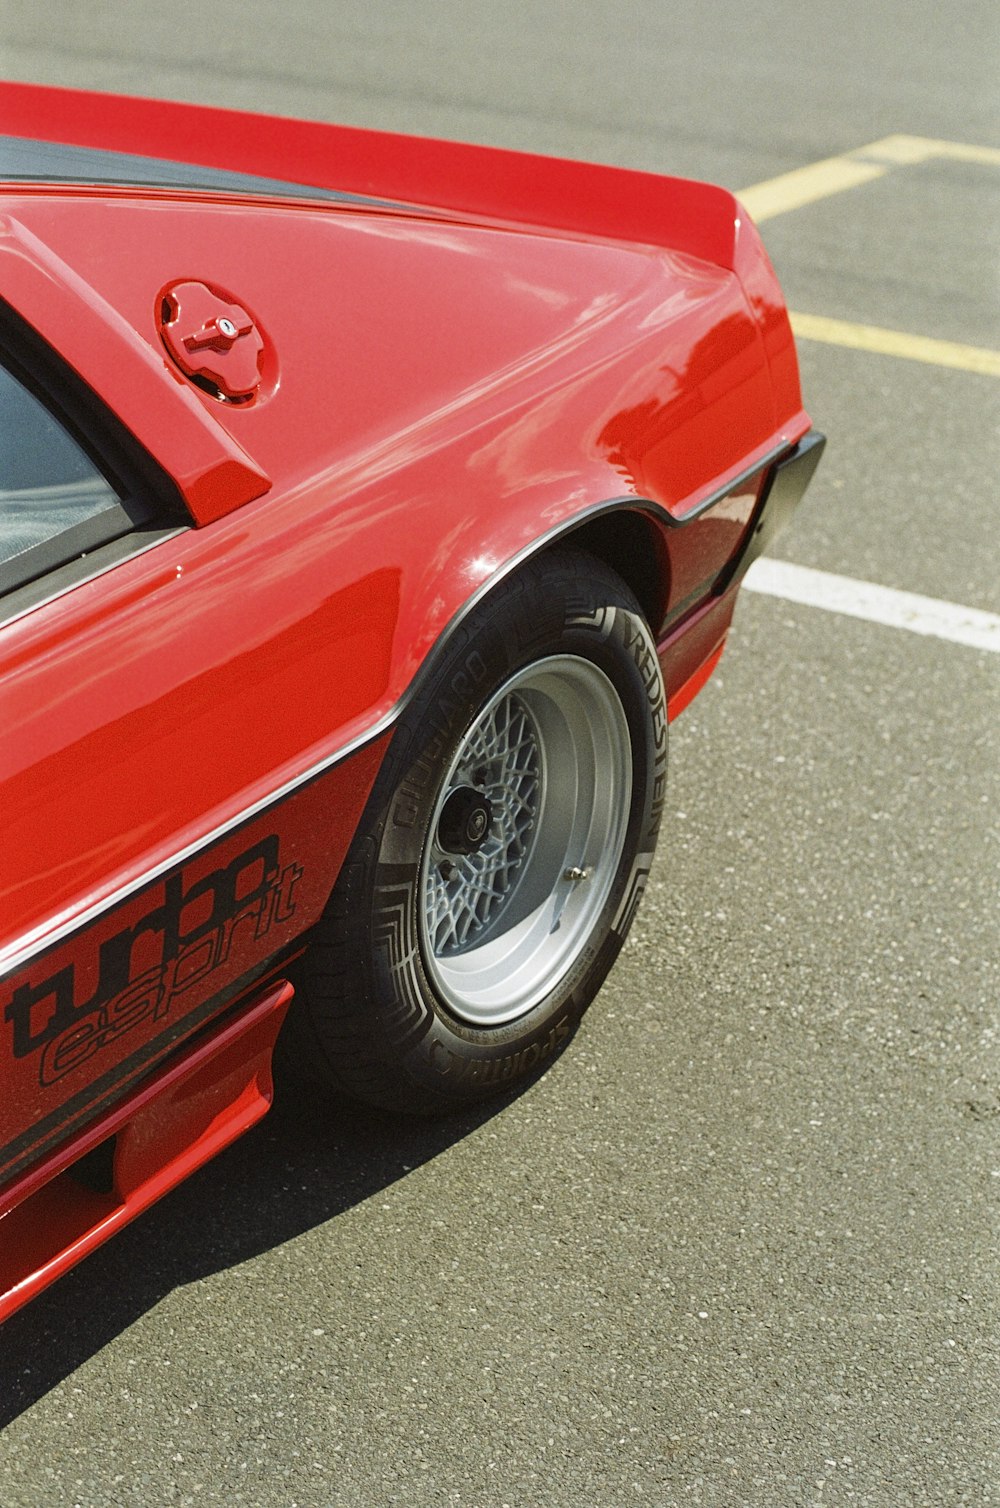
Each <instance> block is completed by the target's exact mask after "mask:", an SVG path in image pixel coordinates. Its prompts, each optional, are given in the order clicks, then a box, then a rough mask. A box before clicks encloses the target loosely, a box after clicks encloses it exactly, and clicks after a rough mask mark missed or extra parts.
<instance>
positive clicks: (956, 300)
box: [0, 0, 1000, 1508]
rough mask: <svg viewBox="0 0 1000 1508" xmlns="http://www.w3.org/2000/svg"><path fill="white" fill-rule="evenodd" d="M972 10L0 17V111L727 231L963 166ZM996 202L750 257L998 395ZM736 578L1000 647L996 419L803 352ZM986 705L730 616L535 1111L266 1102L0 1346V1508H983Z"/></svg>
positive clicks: (765, 617)
mask: <svg viewBox="0 0 1000 1508" xmlns="http://www.w3.org/2000/svg"><path fill="white" fill-rule="evenodd" d="M998 32H1000V26H998V23H997V20H996V15H995V7H994V6H993V5H992V4H986V3H977V0H973V3H967V4H965V5H963V6H962V7H961V9H960V11H955V10H953V9H948V8H941V7H937V6H934V5H931V4H930V3H929V0H909V3H907V4H905V5H904V4H902V3H901V0H889V3H887V4H885V5H883V6H881V7H878V8H877V10H873V9H872V8H871V7H870V6H868V5H867V4H866V5H864V6H862V5H861V4H860V3H858V0H849V3H847V4H843V5H840V6H837V7H827V8H825V9H819V8H817V9H815V10H814V9H813V8H808V7H802V6H793V5H791V4H790V3H788V0H765V3H761V4H758V5H756V6H754V7H747V6H740V5H737V4H735V3H733V0H721V3H718V4H709V5H704V6H701V7H697V8H695V7H691V8H690V9H689V12H688V13H686V14H680V13H675V12H674V11H672V10H671V9H670V8H668V7H664V6H659V5H654V4H652V3H650V0H641V3H637V4H633V5H631V6H629V7H627V8H624V9H619V8H617V7H612V6H611V5H610V3H607V0H574V3H573V4H569V3H565V0H552V3H550V4H548V5H546V6H544V7H542V6H531V5H526V4H507V5H503V4H500V5H487V4H485V3H483V0H472V3H469V0H467V3H465V4H464V5H461V6H460V5H455V4H452V3H451V0H449V3H440V4H433V3H428V0H424V3H423V4H417V3H415V0H390V3H383V4H382V5H380V6H377V7H376V6H370V7H367V8H355V7H348V6H346V5H342V4H320V3H318V0H286V3H284V4H283V5H282V6H280V7H277V6H268V7H264V6H256V7H255V6H248V5H246V4H241V5H237V4H236V3H234V0H219V3H217V4H215V5H214V6H212V7H211V8H208V7H203V6H201V5H195V4H193V3H181V0H161V3H160V4H157V5H151V4H148V3H146V0H134V3H131V4H129V5H127V6H121V7H118V8H112V7H109V6H106V5H103V4H101V5H98V4H96V3H93V0H74V3H73V4H70V3H69V0H59V3H53V4H50V5H48V6H46V7H40V6H38V5H29V4H27V3H25V0H0V71H2V72H3V73H5V74H6V75H7V76H8V77H16V78H24V79H36V80H40V81H44V82H52V83H63V84H73V85H81V86H93V87H103V88H110V89H116V88H117V89H121V90H124V91H128V92H133V93H150V94H162V95H164V96H172V97H176V98H184V99H193V100H203V101H206V102H211V103H220V104H232V105H239V106H250V107H256V108H262V109H267V110H273V111H276V112H281V113H286V114H302V115H311V116H316V117H321V118H328V119H336V120H343V121H347V122H354V123H358V124H371V125H381V126H386V127H389V128H394V129H401V130H407V131H413V132H428V133H434V134H438V135H450V136H456V137H465V138H467V139H471V140H480V141H491V142H496V143H499V144H505V145H511V146H518V147H526V148H532V149H536V150H542V151H551V152H556V153H559V152H561V153H565V154H568V155H575V156H585V157H593V158H598V159H602V160H606V161H612V162H619V163H623V164H627V165H631V166H637V167H645V168H653V169H662V170H664V171H672V172H679V173H686V174H690V175H693V176H697V177H705V178H714V179H716V180H717V181H720V182H723V183H726V184H727V185H729V186H730V187H733V188H740V187H743V186H745V185H749V184H753V183H756V182H758V181H760V180H762V179H766V178H769V177H771V176H773V175H775V174H778V173H781V172H785V171H788V170H791V169H793V168H798V167H801V166H804V165H806V164H809V163H812V162H815V161H816V160H818V159H821V158H825V157H829V156H831V155H833V154H835V153H838V152H843V151H848V150H851V149H853V148H856V147H858V146H861V145H863V144H865V143H867V142H870V141H872V140H874V139H877V138H880V137H882V136H885V135H887V134H889V133H893V132H903V133H909V134H916V135H923V136H929V137H935V138H941V139H944V140H948V141H958V142H967V143H972V144H975V145H980V146H997V145H998V144H1000V113H998V101H1000V91H998V88H997V85H998V82H1000V37H998ZM998 192H1000V169H998V168H988V167H985V166H982V165H972V164H966V163H955V162H946V161H935V162H934V163H932V164H925V165H924V166H922V167H920V168H913V169H907V170H905V171H904V172H899V173H896V174H893V175H891V176H890V177H889V178H886V179H884V180H880V181H879V182H877V183H874V184H869V185H867V186H865V187H864V188H861V189H856V190H852V191H851V192H849V193H846V194H842V195H838V196H836V197H833V198H830V199H826V200H823V201H820V202H819V203H817V204H815V205H812V206H808V207H806V208H803V209H799V210H796V211H794V212H792V213H790V214H788V215H787V216H783V217H780V218H777V219H775V220H773V221H772V222H769V224H768V225H767V226H766V227H765V238H766V240H767V242H768V245H769V247H770V249H771V251H772V254H773V256H774V259H775V262H776V264H777V266H778V270H779V273H780V274H781V275H782V278H783V280H784V282H785V285H786V290H787V292H788V295H789V301H790V303H791V304H792V306H793V307H795V308H797V309H801V310H804V311H807V312H812V313H817V314H826V315H830V316H833V317H836V318H838V319H843V320H851V321H861V322H867V323H872V324H878V325H883V326H887V327H889V328H892V329H895V330H900V331H905V332H909V333H912V334H919V335H928V336H936V337H939V338H942V339H949V340H954V341H962V342H967V343H971V344H975V345H980V346H986V347H992V348H993V349H998V348H1000V328H998V324H1000V317H998V316H1000V304H998V300H997V289H996V265H997V257H996V249H997V243H998V221H1000V211H998V203H1000V200H998ZM801 354H802V369H803V381H804V388H805V392H806V397H807V402H808V404H809V406H810V409H811V411H812V412H813V414H814V417H815V419H816V422H817V423H818V424H819V425H820V426H821V427H822V428H824V429H826V430H827V432H828V433H829V435H830V437H831V438H830V446H829V448H828V452H827V457H826V459H825V461H824V464H823V466H822V467H821V469H820V472H819V475H818V477H817V480H816V482H815V484H814V486H813V489H812V490H811V492H810V494H809V495H808V497H807V500H806V502H805V504H804V505H803V507H802V509H801V510H800V512H799V515H798V517H797V519H796V521H795V523H794V525H793V527H792V529H791V530H790V531H789V532H788V533H787V534H786V535H785V536H783V537H782V539H781V540H780V541H779V543H778V546H777V553H779V554H780V555H782V556H784V557H785V558H786V559H789V560H793V561H797V562H799V563H801V564H806V565H812V566H817V567H820V568H821V569H825V570H830V571H835V572H841V573H844V574H847V575H850V576H855V577H859V578H861V579H864V580H867V581H872V582H877V583H881V584H883V585H887V586H893V587H899V588H903V589H905V590H910V591H917V592H921V593H925V594H928V595H931V596H936V597H943V598H946V599H949V600H951V601H954V602H957V603H961V604H965V605H967V606H974V607H980V608H985V609H987V610H990V611H993V612H997V611H1000V591H998V587H997V570H996V533H997V526H996V517H997V512H996V509H997V503H998V502H1000V489H998V482H997V475H998V464H997V463H998V460H1000V455H998V446H997V442H996V423H997V418H998V385H997V381H996V379H995V378H990V377H986V376H975V375H972V374H968V373H963V372H958V371H949V370H944V369H941V368H937V367H933V366H923V365H918V364H915V363H908V362H904V361H901V360H898V359H895V358H891V357H886V356H867V355H863V354H861V353H857V352H852V351H848V350H843V349H838V348H834V347H829V346H821V345H818V344H807V343H804V344H803V346H802V349H801ZM998 712H1000V676H998V665H997V657H996V656H990V655H987V654H985V653H980V652H978V651H976V650H972V649H968V648H963V647H961V646H958V645H954V644H950V643H946V642H943V641H941V640H936V639H928V638H920V637H918V636H917V635H915V634H909V633H905V632H902V631H900V630H896V629H890V628H884V627H878V626H876V625H874V624H870V623H866V622H860V621H856V620H851V619H847V618H842V617H838V616H834V615H832V614H829V613H824V612H819V611H816V610H812V609H809V608H804V607H797V606H792V605H790V604H787V603H784V602H781V601H778V600H774V599H770V598H764V597H760V596H750V595H749V594H747V595H746V596H745V597H744V599H743V602H742V605H741V607H740V609H739V611H738V615H737V622H736V626H735V630H734V633H733V635H732V637H731V640H730V645H729V648H728V650H727V653H726V657H725V659H724V661H723V665H722V668H721V669H720V671H719V673H718V675H717V676H716V678H715V680H714V682H713V683H712V684H711V685H710V687H709V688H708V689H707V691H706V692H705V693H704V695H703V696H702V697H701V698H699V700H698V701H697V703H696V704H695V705H694V706H693V707H692V708H691V709H690V710H689V711H688V712H687V713H686V714H685V715H684V717H683V718H682V719H681V720H680V721H679V722H678V723H677V724H676V725H675V727H674V730H673V746H672V794H671V800H670V819H669V822H668V826H667V831H666V834H665V840H664V842H663V845H662V849H661V853H660V856H659V859H658V862H657V867H656V870H655V873H654V877H653V883H652V885H651V888H650V892H649V894H648V897H647V899H646V902H645V904H644V908H643V910H642V912H641V913H640V916H639V919H638V921H637V923H636V925H635V928H634V931H633V935H632V937H631V939H630V941H629V944H628V946H627V948H626V951H625V953H624V955H623V958H622V960H621V962H620V964H619V966H618V968H617V969H616V971H615V972H614V974H613V976H612V978H611V980H610V982H609V983H608V985H607V986H606V988H605V989H604V991H603V992H602V995H601V997H600V999H599V1001H598V1003H597V1004H596V1005H595V1007H594V1009H593V1010H592V1012H591V1013H590V1015H589V1017H588V1020H587V1023H586V1025H585V1027H584V1029H583V1031H582V1032H581V1033H580V1035H579V1036H578V1038H577V1040H576V1042H575V1043H574V1045H573V1048H572V1050H571V1051H570V1053H569V1054H568V1055H567V1056H565V1057H564V1058H563V1059H561V1060H560V1061H559V1062H558V1063H557V1064H556V1065H555V1067H554V1068H553V1069H552V1071H551V1072H550V1073H549V1074H548V1075H547V1076H545V1077H544V1078H542V1079H540V1080H539V1081H538V1082H537V1083H536V1084H535V1085H534V1086H533V1087H532V1088H531V1089H530V1090H529V1091H528V1092H526V1093H525V1094H524V1095H522V1096H521V1097H520V1099H518V1100H517V1101H515V1102H514V1103H512V1104H509V1105H506V1106H504V1107H502V1108H501V1109H499V1110H497V1109H496V1108H487V1109H485V1110H483V1111H482V1112H479V1113H477V1114H475V1115H470V1116H468V1117H466V1118H465V1119H462V1120H458V1121H452V1122H448V1123H445V1124H441V1125H423V1124H419V1125H400V1124H398V1123H395V1122H393V1121H391V1120H388V1119H381V1118H377V1117H372V1116H369V1115H367V1114H365V1113H358V1112H355V1111H354V1110H352V1109H349V1108H347V1107H340V1108H337V1107H334V1108H330V1107H327V1106H324V1105H322V1104H319V1103H316V1102H313V1101H311V1100H309V1099H304V1098H302V1097H300V1096H298V1095H296V1096H292V1095H286V1096H285V1097H284V1098H282V1099H281V1100H279V1104H278V1106H277V1107H276V1109H275V1111H274V1112H273V1113H272V1115H271V1116H270V1117H269V1118H268V1120H267V1121H265V1122H264V1123H263V1125H262V1126H261V1127H260V1128H259V1129H258V1130H257V1131H255V1132H254V1133H253V1134H251V1136H249V1137H247V1138H246V1139H245V1140H244V1141H243V1142H242V1143H240V1144H239V1145H238V1146H236V1147H234V1148H233V1149H231V1151H230V1152H229V1153H227V1154H226V1155H225V1156H223V1157H222V1158H220V1159H219V1160H218V1161H217V1162H215V1163H214V1164H213V1165H211V1166H210V1167H208V1168H207V1169H205V1170H203V1172H202V1173H201V1174H199V1175H198V1176H197V1177H196V1178H195V1179H193V1180H191V1181H190V1182H189V1183H188V1184H187V1185H186V1186H185V1187H183V1188H181V1189H180V1190H178V1191H177V1192H176V1193H175V1194H173V1195H171V1196H170V1197H169V1198H167V1199H166V1200H164V1201H163V1202H162V1203H161V1204H160V1205H159V1206H158V1207H157V1208H156V1209H155V1210H153V1211H152V1212H151V1213H150V1214H149V1215H148V1216H146V1217H145V1218H144V1219H143V1220H141V1221H140V1222H138V1223H137V1224H135V1225H133V1226H132V1227H130V1228H129V1230H128V1231H126V1232H125V1233H124V1234H123V1235H122V1236H121V1237H120V1238H118V1239H117V1241H116V1242H114V1243H112V1244H111V1245H110V1246H109V1247H107V1248H105V1249H104V1250H103V1251H102V1252H100V1253H98V1254H97V1255H96V1256H94V1257H93V1258H91V1259H90V1260H89V1261H88V1262H86V1263H85V1264H84V1265H83V1266H82V1267H80V1268H78V1269H77V1270H76V1271H75V1272H74V1273H73V1274H71V1275H70V1276H69V1277H68V1278H66V1279H65V1280H63V1281H62V1282H61V1283H60V1284H58V1285H57V1286H56V1287H55V1288H53V1289H52V1290H50V1291H49V1292H48V1293H47V1294H46V1295H45V1296H43V1297H42V1298H41V1299H40V1300H39V1301H37V1302H36V1303H35V1304H34V1305H33V1306H32V1307H31V1308H30V1309H29V1310H27V1311H26V1312H24V1313H23V1314H21V1315H19V1316H18V1317H17V1318H16V1319H15V1320H14V1321H13V1322H11V1323H10V1324H9V1325H8V1326H6V1327H5V1328H4V1330H3V1332H2V1333H0V1419H2V1420H3V1421H4V1422H5V1424H6V1428H5V1430H4V1432H3V1434H2V1436H0V1505H2V1508H42V1505H44V1508H57V1505H60V1508H61V1505H64V1504H65V1505H73V1504H80V1505H81V1508H103V1505H112V1504H113V1505H129V1504H138V1503H142V1504H151V1505H159V1504H197V1505H201V1504H206V1505H207V1504H224V1505H229V1504H237V1503H238V1504H253V1505H256V1508H271V1505H281V1508H292V1505H298V1508H325V1505H337V1508H379V1505H382V1504H397V1503H398V1504H406V1505H408V1508H422V1505H428V1508H437V1505H460V1508H502V1505H504V1504H506V1505H509V1508H536V1505H537V1508H550V1505H551V1508H618V1505H626V1504H633V1503H635V1504H655V1505H669V1504H675V1503H676V1504H688V1503H692V1504H707V1505H720V1508H730V1505H734V1508H735V1505H750V1508H803V1505H808V1508H839V1505H845V1508H846V1505H850V1508H862V1505H863V1508H900V1505H911V1504H913V1505H917V1504H919V1505H939V1504H941V1505H944V1504H947V1505H952V1504H970V1505H982V1504H990V1503H993V1502H995V1501H997V1498H998V1495H1000V1494H998V1489H997V1487H996V1482H997V1481H998V1480H1000V1469H998V1467H1000V1459H998V1458H1000V1453H998V1428H997V1418H998V1405H1000V1355H998V1346H997V1321H998V1317H1000V1283H998V1275H997V1258H996V1245H997V1236H998V1233H1000V1221H998V1217H997V1196H998V1194H1000V1150H998V1146H997V1132H998V1129H1000V1050H998V1044H997V1029H998V1013H997V1004H998V999H1000V988H998V984H1000V978H998V976H1000V967H998V948H997V926H996V922H997V918H996V881H997V859H996V846H995V841H996V835H997V834H996V813H997V810H998V794H1000V792H998V785H1000V756H998V753H997V721H998Z"/></svg>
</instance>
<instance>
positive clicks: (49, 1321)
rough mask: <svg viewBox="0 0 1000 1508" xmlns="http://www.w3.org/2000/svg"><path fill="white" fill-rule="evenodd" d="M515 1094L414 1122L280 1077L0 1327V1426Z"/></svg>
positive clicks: (458, 1135) (449, 1141) (431, 1153)
mask: <svg viewBox="0 0 1000 1508" xmlns="http://www.w3.org/2000/svg"><path fill="white" fill-rule="evenodd" d="M526 1087H528V1086H527V1085H522V1086H520V1093H523V1092H524V1089H525V1088H526ZM515 1097H516V1095H507V1096H506V1097H499V1098H496V1099H492V1100H490V1101H489V1102H488V1103H486V1104H484V1105H476V1106H472V1107H471V1108H466V1109H464V1110H462V1111H459V1112H456V1113H455V1114H453V1115H449V1116H447V1117H445V1118H443V1119H439V1120H424V1119H418V1118H414V1117H402V1116H393V1115H389V1114H383V1113H380V1112H377V1111H371V1110H366V1109H364V1108H363V1107H359V1106H357V1105H355V1104H352V1103H350V1102H348V1101H346V1100H332V1099H331V1098H330V1096H329V1095H328V1094H327V1093H326V1092H325V1091H322V1090H320V1089H318V1088H316V1087H314V1086H312V1085H310V1084H304V1083H300V1082H297V1081H291V1080H288V1079H287V1078H279V1079H278V1081H277V1085H276V1095H275V1102H274V1106H273V1108H272V1109H271V1111H270V1113H269V1114H268V1115H267V1116H266V1117H265V1119H264V1120H263V1121H262V1122H261V1123H260V1125H258V1126H256V1127H255V1128H254V1129H253V1130H252V1131H251V1132H250V1133H249V1134H248V1135H246V1136H244V1137H243V1138H242V1139H241V1140H240V1141H238V1142H236V1143H235V1144H234V1145H233V1146H232V1147H230V1148H228V1149H227V1150H226V1151H225V1152H223V1153H222V1154H221V1156H219V1157H217V1158H215V1159H214V1161H212V1162H210V1163H209V1164H208V1165H207V1166H206V1167H204V1168H202V1169H200V1170H199V1172H197V1173H196V1174H194V1176H193V1177H191V1178H190V1179H188V1180H187V1182H185V1183H183V1184H181V1185H180V1187H178V1188H177V1189H174V1190H173V1191H172V1192H171V1193H170V1194H168V1195H167V1196H166V1197H165V1198H163V1199H161V1200H160V1202H159V1203H158V1204H156V1205H154V1206H153V1207H152V1209H150V1210H148V1211H147V1212H146V1213H145V1214H144V1215H142V1216H140V1217H139V1218H138V1219H137V1220H135V1221H134V1222H133V1223H132V1224H131V1225H128V1226H126V1227H125V1229H124V1230H123V1231H121V1232H120V1234H118V1235H117V1236H115V1237H114V1238H113V1239H112V1240H111V1241H109V1242H108V1243H107V1244H106V1245H104V1246H102V1247H100V1248H99V1249H98V1250H97V1251H96V1252H94V1253H93V1254H92V1255H91V1256H90V1257H88V1258H87V1259H86V1260H85V1261H83V1262H82V1263H81V1264H80V1265H79V1266H78V1267H76V1268H74V1269H73V1270H72V1271H71V1272H70V1273H68V1274H67V1275H66V1276H65V1277H64V1278H61V1279H60V1280H59V1281H58V1282H56V1283H55V1284H54V1285H53V1286H52V1287H50V1288H48V1289H46V1290H45V1292H44V1293H42V1294H40V1295H39V1297H38V1298H36V1299H35V1300H33V1301H32V1302H31V1303H30V1304H29V1305H28V1306H27V1307H26V1308H25V1309H23V1310H21V1311H20V1312H19V1313H17V1314H15V1315H14V1316H13V1317H12V1318H11V1319H9V1320H8V1321H7V1323H6V1324H5V1325H4V1326H3V1327H2V1328H0V1429H2V1428H4V1427H5V1426H6V1425H8V1424H10V1423H11V1422H12V1421H13V1420H14V1419H16V1418H17V1417H18V1416H19V1415H20V1414H22V1413H24V1412H25V1410H27V1409H29V1408H31V1407H32V1405H33V1404H35V1403H37V1402H38V1401H39V1400H40V1399H41V1398H43V1397H44V1396H45V1395H46V1393H48V1392H49V1391H50V1390H51V1389H52V1388H54V1387H56V1386H57V1385H58V1384H59V1383H60V1382H62V1381H63V1380H64V1379H65V1378H66V1377H68V1376H70V1375H71V1374H72V1373H73V1372H74V1371H75V1370H76V1369H77V1368H78V1367H79V1366H81V1365H82V1364H83V1363H84V1362H85V1361H87V1360H88V1358H89V1357H91V1356H93V1355H95V1354H96V1353H97V1352H98V1351H100V1350H101V1348H102V1347H103V1346H105V1345H106V1344H107V1343H108V1342H109V1341H111V1340H113V1339H114V1338H115V1337H116V1336H117V1335H119V1334H121V1333H122V1332H123V1331H124V1330H126V1329H127V1328H128V1327H129V1326H130V1325H131V1324H133V1323H134V1322H135V1321H136V1320H137V1319H139V1318H140V1317H141V1316H142V1315H143V1314H145V1313H146V1312H147V1311H148V1310H150V1309H152V1308H153V1307H154V1306H155V1305H156V1304H157V1303H159V1302H160V1301H161V1300H162V1299H163V1298H164V1297H166V1295H167V1294H169V1293H170V1292H172V1291H173V1290H174V1289H175V1288H178V1287H181V1286H183V1285H184V1284H187V1283H192V1282H196V1281H197V1280H198V1279H199V1278H203V1277H206V1276H208V1275H209V1274H212V1273H215V1272H219V1271H222V1270H224V1269H225V1268H227V1267H232V1266H235V1265H236V1264H238V1263H240V1262H244V1261H246V1260H247V1259H249V1258H252V1257H255V1256H259V1255H260V1254H261V1253H263V1252H265V1251H268V1250H270V1249H272V1248H273V1247H277V1246H280V1245H282V1243H284V1242H286V1241H289V1240H291V1239H293V1238H294V1237H296V1236H299V1235H301V1234H303V1233H304V1232H305V1231H308V1230H311V1229H313V1228H314V1227H316V1226H319V1225H323V1224H325V1223H326V1222H327V1221H330V1220H332V1219H334V1218H335V1217H336V1216H337V1215H339V1214H342V1213H343V1212H344V1211H345V1210H348V1209H350V1208H351V1207H352V1206H354V1205H356V1204H359V1203H360V1202H361V1201H362V1200H364V1199H367V1198H369V1197H370V1196H371V1195H372V1194H375V1193H378V1192H379V1190H381V1189H385V1188H387V1187H389V1185H391V1184H393V1183H395V1182H396V1181H397V1180H399V1179H401V1178H404V1177H405V1176H406V1175H407V1173H409V1172H411V1171H412V1170H413V1169H415V1168H417V1167H419V1166H420V1165H421V1164H423V1163H426V1162H429V1161H430V1160H431V1159H432V1158H434V1157H436V1156H437V1155H438V1154H439V1153H440V1152H443V1151H445V1150H446V1149H447V1148H448V1147H450V1146H453V1145H454V1144H455V1143H456V1142H459V1141H461V1140H462V1139H463V1138H464V1137H465V1136H468V1135H469V1134H470V1133H471V1132H473V1131H474V1130H476V1128H477V1127H479V1126H481V1125H482V1124H484V1123H485V1122H486V1121H488V1120H490V1119H492V1117H494V1116H495V1115H496V1114H497V1113H498V1112H499V1111H501V1110H502V1109H503V1107H504V1105H505V1104H506V1103H508V1102H509V1101H510V1100H511V1099H512V1098H515Z"/></svg>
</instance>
